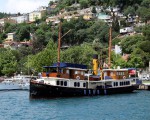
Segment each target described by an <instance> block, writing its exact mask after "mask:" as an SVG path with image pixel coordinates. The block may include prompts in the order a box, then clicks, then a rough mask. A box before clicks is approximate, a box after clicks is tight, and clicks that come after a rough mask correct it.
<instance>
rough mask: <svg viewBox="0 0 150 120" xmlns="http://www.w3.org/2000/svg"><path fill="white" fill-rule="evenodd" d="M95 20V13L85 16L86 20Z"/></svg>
mask: <svg viewBox="0 0 150 120" xmlns="http://www.w3.org/2000/svg"><path fill="white" fill-rule="evenodd" d="M93 18H95V15H94V14H93V13H86V14H84V15H83V19H84V20H91V19H93Z"/></svg>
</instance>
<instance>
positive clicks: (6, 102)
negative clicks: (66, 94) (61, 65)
mask: <svg viewBox="0 0 150 120" xmlns="http://www.w3.org/2000/svg"><path fill="white" fill-rule="evenodd" d="M0 120H150V91H136V92H135V93H131V94H118V95H108V96H96V97H78V98H57V99H48V100H47V99H36V100H31V99H29V92H28V91H7V92H4V91H0Z"/></svg>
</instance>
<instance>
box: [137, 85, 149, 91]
mask: <svg viewBox="0 0 150 120" xmlns="http://www.w3.org/2000/svg"><path fill="white" fill-rule="evenodd" d="M138 89H139V90H150V85H145V84H141V85H139V87H138Z"/></svg>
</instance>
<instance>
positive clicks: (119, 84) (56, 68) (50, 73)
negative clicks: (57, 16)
mask: <svg viewBox="0 0 150 120" xmlns="http://www.w3.org/2000/svg"><path fill="white" fill-rule="evenodd" d="M60 26H61V22H60ZM59 30H61V28H60V27H59ZM61 38H62V37H61V34H60V32H59V40H58V61H57V62H56V63H54V64H53V65H52V66H43V69H44V71H43V72H42V77H41V78H40V79H37V80H31V81H30V98H54V97H73V96H96V95H108V94H116V93H131V92H133V91H134V90H135V89H137V87H136V85H133V84H132V83H131V81H132V80H131V79H129V72H128V69H111V68H110V63H111V62H110V59H109V68H108V69H103V68H102V67H100V66H101V65H99V64H98V63H99V62H98V55H93V69H92V70H89V69H87V66H86V65H83V64H75V63H66V62H60V41H61ZM109 48H111V47H109ZM109 58H110V50H109ZM99 71H100V74H98V72H99Z"/></svg>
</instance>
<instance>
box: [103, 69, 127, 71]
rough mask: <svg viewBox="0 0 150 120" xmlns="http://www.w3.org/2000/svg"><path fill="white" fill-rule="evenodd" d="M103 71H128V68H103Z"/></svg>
mask: <svg viewBox="0 0 150 120" xmlns="http://www.w3.org/2000/svg"><path fill="white" fill-rule="evenodd" d="M103 71H128V69H103Z"/></svg>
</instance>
